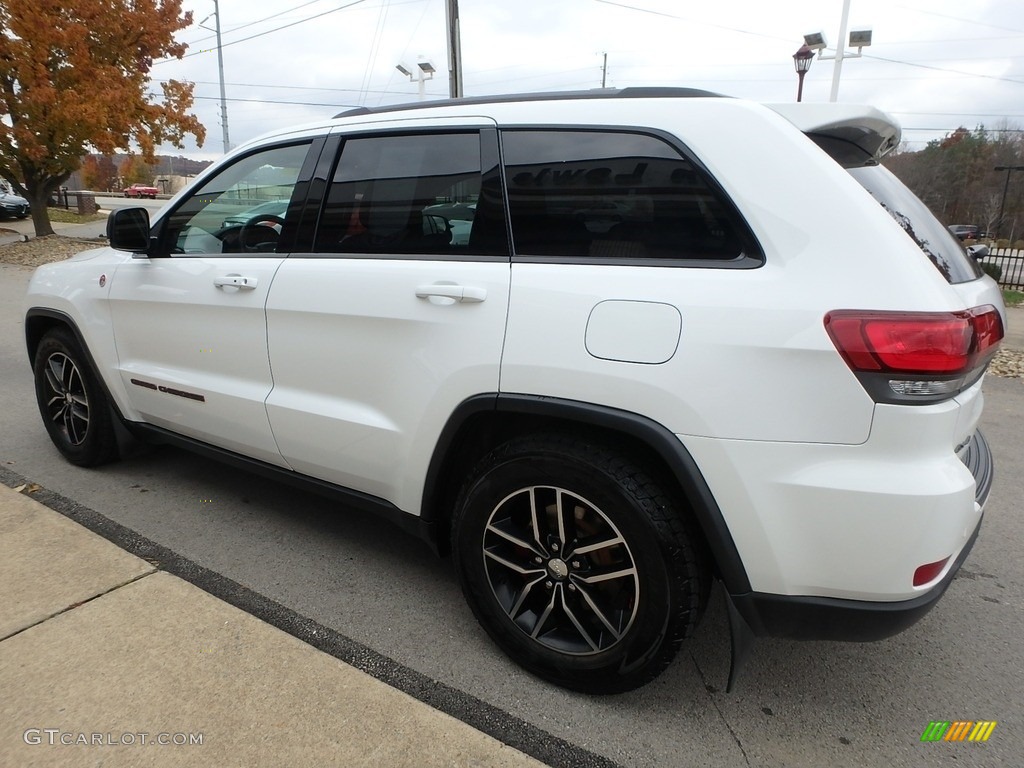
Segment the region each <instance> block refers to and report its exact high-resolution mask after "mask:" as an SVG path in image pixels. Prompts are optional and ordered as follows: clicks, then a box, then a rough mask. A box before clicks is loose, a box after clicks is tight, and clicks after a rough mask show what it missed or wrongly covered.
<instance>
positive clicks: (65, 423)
mask: <svg viewBox="0 0 1024 768" xmlns="http://www.w3.org/2000/svg"><path fill="white" fill-rule="evenodd" d="M33 369H34V372H35V383H36V402H37V403H38V405H39V414H40V415H41V416H42V418H43V424H44V425H45V427H46V431H47V432H48V433H49V435H50V439H51V440H52V441H53V444H54V445H55V446H57V450H58V451H60V452H61V453H62V454H63V455H64V458H66V459H67V460H68V461H70V462H71V463H72V464H77V465H79V466H81V467H93V466H96V465H98V464H104V463H106V462H108V461H112V460H113V459H115V458H117V440H116V436H115V434H114V425H113V423H112V421H111V415H110V405H109V402H108V400H107V396H106V393H105V392H104V390H103V387H102V386H101V385H100V383H99V380H98V379H97V378H96V375H95V373H94V372H93V370H92V369H91V368H90V367H89V363H88V359H87V358H86V356H85V354H84V352H83V351H82V348H81V347H80V346H79V344H78V341H77V340H76V339H75V337H74V336H73V335H72V334H71V333H70V332H69V331H68V330H67V329H64V328H54V329H52V330H50V331H48V332H47V333H46V335H45V336H43V338H42V341H40V342H39V346H38V347H37V348H36V356H35V363H34V366H33Z"/></svg>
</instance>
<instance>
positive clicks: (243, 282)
mask: <svg viewBox="0 0 1024 768" xmlns="http://www.w3.org/2000/svg"><path fill="white" fill-rule="evenodd" d="M256 282H257V280H256V278H255V277H243V276H242V275H224V276H223V277H215V278H213V284H214V285H215V286H217V287H218V288H247V289H249V290H252V289H253V288H255V287H256Z"/></svg>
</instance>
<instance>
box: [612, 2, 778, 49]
mask: <svg viewBox="0 0 1024 768" xmlns="http://www.w3.org/2000/svg"><path fill="white" fill-rule="evenodd" d="M594 2H595V3H601V4H602V5H613V6H615V7H616V8H625V9H626V10H627V11H639V12H640V13H649V14H651V15H653V16H663V17H665V18H666V19H675V20H677V21H685V22H688V23H690V24H700V25H701V26H703V27H714V28H715V29H724V30H726V31H728V32H738V33H739V34H741V35H750V36H751V37H761V38H764V39H765V40H781V41H782V42H792V40H791V38H788V37H779V36H778V35H765V34H763V33H761V32H751V31H750V30H749V29H740V28H739V27H729V26H726V25H725V24H715V23H713V22H710V21H695V20H694V19H687V18H685V17H683V16H676V15H674V14H671V13H664V12H662V11H652V10H651V9H650V8H641V7H640V6H638V5H628V4H626V3H616V2H613V0H594Z"/></svg>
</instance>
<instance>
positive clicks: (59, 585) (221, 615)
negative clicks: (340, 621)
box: [0, 484, 541, 768]
mask: <svg viewBox="0 0 1024 768" xmlns="http://www.w3.org/2000/svg"><path fill="white" fill-rule="evenodd" d="M0 691H2V692H3V695H2V696H0V765H25V766H27V765H47V766H48V765H99V764H101V763H102V765H104V766H139V765H158V766H176V765H189V766H194V765H210V766H255V765H268V766H271V765H272V766H307V765H308V766H325V765H353V766H361V765H380V766H453V765H454V766H509V767H510V768H511V767H520V766H521V767H523V768H526V767H527V766H540V765H541V763H538V762H536V761H535V760H533V759H532V758H530V757H527V756H526V755H524V754H523V753H521V752H519V751H517V750H515V749H513V748H511V747H508V746H506V745H504V744H502V743H501V742H499V741H496V740H495V739H493V738H491V737H490V736H487V735H485V734H483V733H481V732H479V731H477V730H475V729H473V728H472V727H471V726H469V725H466V724H465V723H463V722H461V721H459V720H456V719H454V718H452V717H450V716H449V715H446V714H444V713H442V712H439V711H437V710H435V709H433V708H431V707H430V706H428V705H427V704H424V703H422V702H420V701H418V700H416V699H414V698H412V697H410V696H408V695H406V694H405V693H402V692H400V691H398V690H396V689H394V688H391V687H389V686H388V685H386V684H385V683H382V682H380V681H379V680H377V679H375V678H373V677H370V676H369V675H367V674H365V673H363V672H360V671H358V670H356V669H355V668H353V667H350V666H348V665H346V664H344V663H343V662H341V661H339V660H337V659H335V658H334V657H332V656H329V655H328V654H325V653H322V652H321V651H319V650H317V649H315V648H313V647H312V646H309V645H306V644H305V643H303V642H302V641H300V640H298V639H296V638H294V637H292V636H291V635H288V634H286V633H284V632H282V631H280V630H279V629H277V628H275V627H272V626H270V625H269V624H265V623H264V622H262V621H260V620H259V619H257V618H255V617H253V616H251V615H249V614H248V613H245V612H244V611H241V610H239V609H237V608H235V607H233V606H231V605H228V604H227V603H224V602H222V601H221V600H219V599H217V598H215V597H213V596H212V595H210V594H208V593H206V592H204V591H202V590H201V589H199V588H198V587H195V586H193V585H192V584H189V583H188V582H186V581H183V580H182V579H179V578H178V577H176V576H172V575H171V574H169V573H166V572H162V571H159V570H157V569H156V568H155V567H154V566H153V565H151V564H150V563H148V562H146V561H145V560H142V559H140V558H138V557H136V556H134V555H132V554H129V553H128V552H125V551H124V550H122V549H120V548H118V547H117V546H116V545H114V544H112V543H111V542H109V541H107V540H106V539H104V538H102V537H100V536H98V535H96V534H94V533H92V532H91V531H88V530H87V529H85V528H83V527H81V526H79V525H78V524H77V523H75V522H73V521H72V520H70V519H68V518H66V517H64V516H63V515H61V514H59V513H57V512H54V511H53V510H51V509H49V508H47V507H45V506H43V505H42V504H40V503H38V502H37V501H35V500H33V499H32V498H30V497H29V496H27V495H24V494H22V493H18V492H16V491H14V490H13V489H11V488H8V487H7V486H5V485H2V484H0ZM161 742H164V743H161ZM197 742H201V743H197Z"/></svg>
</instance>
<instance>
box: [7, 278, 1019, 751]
mask: <svg viewBox="0 0 1024 768" xmlns="http://www.w3.org/2000/svg"><path fill="white" fill-rule="evenodd" d="M29 274H30V270H28V269H24V268H19V267H11V266H6V265H0V328H2V329H3V330H2V331H0V412H2V413H3V414H4V416H3V422H2V429H0V462H2V464H3V466H5V467H6V468H7V469H9V470H11V471H13V472H17V473H19V474H20V475H22V476H24V477H26V478H28V479H29V480H31V481H33V482H36V483H39V484H41V485H42V486H44V487H45V488H47V489H49V490H52V491H55V492H57V493H60V494H63V495H64V496H67V497H69V498H71V499H74V500H76V501H78V502H80V503H81V504H84V505H86V506H88V507H90V508H92V509H93V510H97V511H98V512H100V513H102V514H103V515H106V516H107V517H109V518H110V519H112V520H114V521H116V522H118V523H120V524H121V525H124V526H127V527H129V528H131V529H133V530H134V531H136V532H138V533H140V534H142V535H144V536H146V537H149V538H150V539H153V540H155V541H156V542H158V543H159V544H162V545H163V546H165V547H168V548H169V549H171V550H173V551H175V552H177V553H178V554H180V555H182V556H184V557H187V558H190V559H191V560H194V561H195V562H197V563H199V564H201V565H203V566H205V567H206V568H209V569H212V570H213V571H215V572H217V573H220V574H223V575H225V576H227V577H229V578H231V579H233V580H235V581H237V582H239V583H241V584H243V585H245V586H246V587H248V588H250V589H252V590H255V591H256V592H259V593H261V594H263V595H266V596H268V597H270V598H272V599H273V600H275V601H277V602H279V603H281V604H283V605H285V606H287V607H288V608H290V609H292V610H294V611H297V612H298V613H300V614H302V615H305V616H307V617H310V618H312V619H314V620H316V621H318V622H320V623H321V624H324V625H326V626H329V627H331V628H333V629H335V630H337V631H338V632H340V633H342V634H343V635H345V636H347V637H349V638H352V639H353V640H356V641H358V642H360V643H363V644H365V645H367V646H369V647H370V648H372V649H373V650H375V651H376V652H378V653H380V654H383V655H384V656H387V657H389V658H391V659H393V660H395V661H397V662H399V663H401V664H404V665H406V666H408V667H410V668H412V669H414V670H417V671H419V672H421V673H423V674H425V675H427V676H429V677H430V678H432V679H436V680H439V681H442V682H444V683H446V684H448V685H450V686H452V687H454V688H456V689H458V690H461V691H465V692H467V693H469V694H471V695H473V696H475V697H478V698H479V699H482V700H484V701H486V702H489V703H491V704H493V705H494V706H496V707H498V708H500V709H501V710H504V711H505V712H508V713H511V714H512V715H514V716H516V717H519V718H522V719H524V720H526V721H528V722H530V723H533V724H535V725H536V726H538V727H540V728H542V729H543V730H545V731H547V732H549V733H551V734H553V735H555V736H558V737H560V738H562V739H565V740H567V741H569V742H572V743H574V744H577V745H579V746H582V747H585V748H586V749H588V750H590V751H591V752H594V753H597V754H599V755H603V756H606V757H608V758H610V759H611V760H614V761H616V762H618V763H620V764H621V765H624V766H657V767H658V768H664V767H665V766H689V765H694V766H698V765H699V766H744V765H751V766H826V765H832V766H847V765H849V766H886V767H887V768H888V766H918V765H947V764H951V762H952V761H954V760H955V761H956V764H957V765H960V766H994V765H1019V764H1020V763H1021V759H1022V758H1021V755H1022V754H1024V696H1022V695H1021V693H1020V690H1021V683H1020V680H1021V674H1022V672H1024V662H1022V654H1021V651H1022V648H1024V643H1022V640H1021V638H1022V637H1024V610H1022V605H1024V600H1022V592H1024V558H1022V557H1021V543H1022V536H1021V527H1020V525H1021V524H1020V504H1019V503H1018V499H1020V498H1022V491H1024V450H1022V448H1024V446H1022V440H1021V432H1022V430H1021V426H1022V417H1024V383H1022V382H1021V381H1019V380H1011V379H997V378H994V377H989V378H988V380H987V383H986V391H987V406H986V411H985V416H984V426H985V431H986V434H987V436H988V439H989V441H990V443H991V445H992V448H993V451H994V453H995V455H996V460H997V472H998V474H997V478H996V485H995V488H994V490H993V493H992V497H991V500H990V503H989V507H988V510H987V514H986V522H985V525H984V527H983V529H982V534H981V537H980V539H979V542H978V544H977V546H976V547H975V549H974V551H973V553H972V554H971V557H970V558H969V560H968V561H967V563H966V565H965V567H964V569H963V571H961V575H960V577H959V578H958V579H957V580H956V581H955V582H954V584H953V585H952V587H951V588H950V590H949V592H948V593H947V595H946V597H945V598H944V599H943V600H942V601H941V602H940V604H939V605H938V607H937V608H936V609H935V610H934V611H932V612H931V613H930V614H929V615H928V616H926V617H925V618H924V619H923V620H922V621H921V622H920V623H918V624H917V625H915V626H914V627H913V628H911V629H910V630H908V631H907V632H905V633H903V634H901V635H899V636H897V637H895V638H893V639H890V640H887V641H884V642H880V643H873V644H843V643H796V642H788V641H779V640H763V641H759V642H758V644H757V645H756V646H755V648H754V651H753V654H752V656H751V658H750V660H749V662H748V665H747V667H746V669H745V671H744V674H743V676H742V677H741V679H740V682H739V685H738V688H737V690H736V691H734V692H733V693H731V694H726V693H725V692H724V688H725V682H726V676H727V673H728V663H729V659H728V654H729V643H728V633H727V626H726V619H725V613H724V610H723V607H722V603H721V595H720V594H719V593H718V592H717V591H716V592H715V593H714V594H713V596H712V605H711V607H710V608H709V610H708V613H707V615H706V616H705V619H704V622H703V624H702V625H701V626H700V628H699V629H698V631H697V634H696V636H695V637H694V638H693V639H692V640H691V641H690V642H689V643H688V644H687V645H686V646H685V648H684V650H683V652H682V653H681V654H680V656H679V658H678V659H677V661H676V662H675V664H674V665H673V666H672V667H671V668H670V669H669V670H668V671H667V673H665V674H664V675H662V676H661V677H660V678H659V679H658V680H656V681H655V682H654V683H652V684H650V685H648V686H647V687H645V688H643V689H641V690H639V691H636V692H633V693H630V694H625V695H622V696H617V697H607V698H595V697H587V696H582V695H577V694H573V693H568V692H566V691H563V690H560V689H557V688H554V687H552V686H549V685H547V684H545V683H543V682H540V681H538V680H536V679H534V678H532V677H530V676H529V675H527V674H526V673H524V672H522V671H521V670H520V669H519V668H518V667H516V666H515V665H513V664H512V663H511V662H509V661H508V660H507V659H506V658H505V657H504V656H502V655H501V654H500V653H499V652H498V651H497V650H496V649H495V648H494V647H493V646H492V645H491V644H490V642H489V641H488V640H487V638H486V636H485V635H484V633H483V631H482V630H481V629H480V628H479V627H478V626H477V625H476V623H475V621H474V619H473V617H472V615H471V613H470V611H469V609H468V608H467V607H466V605H465V603H464V602H463V599H462V596H461V594H460V592H459V588H458V585H457V584H456V581H455V578H454V575H453V573H452V570H451V567H450V564H449V563H448V562H447V561H443V560H437V559H435V558H434V556H433V555H432V554H431V553H430V552H429V551H428V550H427V548H426V547H425V546H424V545H422V544H420V543H419V542H417V541H416V540H414V539H412V538H409V537H407V536H405V535H404V534H402V533H400V532H399V531H398V530H397V529H394V528H392V527H391V526H389V525H388V524H386V523H384V522H382V521H378V520H376V519H373V518H367V517H363V516H360V515H357V514H354V513H350V512H347V511H346V510H344V509H339V508H337V507H336V506H334V505H332V504H330V503H328V502H325V501H324V500H322V499H320V498H319V497H316V496H312V495H308V494H305V493H299V492H296V491H294V490H292V489H290V488H287V487H284V486H280V485H276V484H273V483H270V482H267V481H265V480H262V479H260V478H258V477H255V476H253V475H249V474H245V473H243V472H240V471H236V470H234V469H230V468H226V467H223V466H221V465H218V464H214V463H211V462H209V461H207V460H204V459H201V458H198V457H195V456H193V455H190V454H187V453H184V452H181V451H178V450H175V449H160V450H158V451H154V452H152V453H150V454H148V455H144V456H140V457H136V458H133V459H130V460H128V461H125V462H122V463H119V464H115V465H112V466H108V467H104V468H101V469H97V470H83V469H79V468H76V467H73V466H71V465H69V464H67V463H66V462H64V461H63V460H62V459H61V458H60V456H59V455H58V454H57V452H56V450H55V449H54V448H53V447H52V446H51V444H50V442H49V440H48V439H47V437H46V434H45V432H44V431H43V428H42V425H41V423H40V420H39V415H38V412H37V411H36V407H35V403H34V399H33V394H32V377H31V371H30V368H29V365H28V362H27V359H26V354H25V347H24V342H23V335H22V313H21V297H22V295H23V293H24V288H25V285H26V282H27V280H28V277H29ZM865 556H870V553H865ZM932 720H996V721H998V723H999V724H998V726H997V727H996V729H995V731H994V733H993V734H992V737H991V739H990V740H989V741H988V742H987V743H985V744H971V743H962V744H950V743H921V742H920V737H921V734H922V732H923V731H924V729H925V727H926V726H927V725H928V723H929V722H930V721H932Z"/></svg>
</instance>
